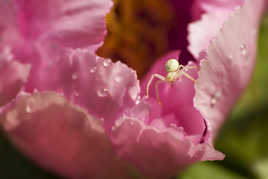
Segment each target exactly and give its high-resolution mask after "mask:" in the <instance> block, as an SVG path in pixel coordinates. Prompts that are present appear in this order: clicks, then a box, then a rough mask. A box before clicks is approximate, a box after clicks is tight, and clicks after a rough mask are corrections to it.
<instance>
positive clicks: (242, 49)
mask: <svg viewBox="0 0 268 179" xmlns="http://www.w3.org/2000/svg"><path fill="white" fill-rule="evenodd" d="M240 53H241V55H242V56H245V55H246V54H247V46H246V44H242V45H240Z"/></svg>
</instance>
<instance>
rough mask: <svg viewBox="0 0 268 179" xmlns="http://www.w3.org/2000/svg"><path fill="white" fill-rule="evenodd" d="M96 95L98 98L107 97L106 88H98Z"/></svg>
mask: <svg viewBox="0 0 268 179" xmlns="http://www.w3.org/2000/svg"><path fill="white" fill-rule="evenodd" d="M97 94H98V96H99V97H105V96H107V95H108V90H107V89H106V88H100V89H99V90H98V91H97Z"/></svg>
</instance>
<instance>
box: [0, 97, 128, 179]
mask: <svg viewBox="0 0 268 179" xmlns="http://www.w3.org/2000/svg"><path fill="white" fill-rule="evenodd" d="M0 119H1V122H2V125H3V126H4V130H5V132H6V133H7V135H8V136H9V137H10V139H11V140H12V141H13V143H14V144H15V145H16V146H18V147H19V148H20V149H21V150H22V151H23V153H25V154H26V155H28V156H29V157H31V158H32V159H33V160H34V161H35V162H37V163H39V164H40V165H41V166H43V167H45V168H47V169H50V170H53V171H56V172H57V173H58V174H60V175H63V176H66V177H68V178H77V179H79V178H81V179H85V178H95V179H99V178H110V177H112V178H122V179H124V178H129V177H130V176H129V172H130V170H129V168H128V167H127V166H126V165H125V164H124V163H123V162H121V161H120V160H119V159H118V158H117V157H116V156H115V154H114V152H113V151H112V146H111V144H110V142H109V140H108V138H107V137H106V135H105V133H104V130H103V128H102V127H101V125H100V123H99V122H98V121H96V120H95V119H94V118H92V117H91V116H89V115H88V114H87V113H86V112H85V111H84V110H83V109H81V108H80V107H78V106H75V105H72V104H70V103H69V102H68V101H67V100H65V99H64V98H63V97H62V96H60V95H58V94H56V93H52V92H47V93H35V94H33V95H31V96H28V95H23V96H20V97H19V98H18V99H17V101H16V103H15V104H13V105H12V107H10V108H9V109H8V110H7V111H5V112H4V113H2V114H1V116H0Z"/></svg>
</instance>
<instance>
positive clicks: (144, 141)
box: [0, 0, 264, 179]
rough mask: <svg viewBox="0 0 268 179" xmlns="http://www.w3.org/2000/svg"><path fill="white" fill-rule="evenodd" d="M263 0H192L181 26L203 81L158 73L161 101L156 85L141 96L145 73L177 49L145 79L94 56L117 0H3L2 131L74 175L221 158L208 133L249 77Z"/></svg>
mask: <svg viewBox="0 0 268 179" xmlns="http://www.w3.org/2000/svg"><path fill="white" fill-rule="evenodd" d="M263 5H264V1H263V0H255V1H253V0H246V1H245V2H244V1H242V0H241V1H236V3H234V2H233V1H227V0H225V1H219V0H216V1H215V0H213V1H212V0H196V1H194V6H193V8H192V11H191V12H187V13H189V14H190V15H192V17H193V20H194V21H193V20H192V21H191V23H190V22H187V23H188V25H187V26H186V27H188V31H189V33H188V43H189V45H188V49H189V52H190V53H191V54H192V55H193V57H194V58H195V60H196V62H197V65H198V66H199V68H198V69H195V70H191V71H189V74H190V75H192V76H193V77H194V78H196V79H197V82H196V83H193V82H192V81H190V80H188V79H187V78H185V77H182V78H181V79H179V80H177V81H176V82H175V83H174V84H173V85H170V84H169V83H163V84H162V85H160V86H159V94H160V97H161V100H162V103H163V104H162V105H159V104H158V103H157V101H156V97H155V94H154V90H153V89H151V95H150V98H149V99H146V98H144V94H145V88H146V85H147V82H148V79H149V78H150V77H151V75H152V74H153V73H158V74H163V75H165V72H164V64H165V62H166V61H167V60H168V59H169V58H176V57H177V56H178V54H179V52H180V51H174V52H171V53H169V54H168V55H167V56H165V57H163V58H161V59H159V60H158V61H157V62H156V63H155V64H154V66H153V67H152V68H151V70H150V72H149V73H148V75H147V77H145V78H144V79H142V80H141V87H140V84H139V81H138V79H137V76H136V73H135V71H133V70H132V69H130V68H129V67H127V66H126V65H124V64H122V63H120V62H116V63H113V62H111V61H109V60H105V59H102V58H101V57H98V56H97V55H96V54H95V50H96V49H97V48H98V47H99V46H100V45H101V44H102V42H103V39H104V37H105V32H106V30H105V21H104V18H105V15H106V14H107V12H109V10H110V8H111V6H112V3H111V1H110V0H80V1H75V0H56V1H55V0H47V1H37V0H17V1H2V0H1V1H0V34H1V36H2V39H1V41H0V48H1V49H2V51H1V53H0V81H1V82H0V105H1V106H2V108H1V109H0V111H1V114H0V119H1V122H2V126H3V128H4V131H5V132H6V134H7V135H8V137H9V138H10V140H11V141H12V142H13V143H14V144H15V145H16V146H17V147H18V148H19V149H20V150H21V151H23V152H24V153H25V154H26V155H27V156H29V157H31V158H32V159H33V160H34V161H36V162H37V163H39V164H40V165H41V166H43V167H45V168H47V169H50V170H53V171H56V172H57V173H58V174H60V175H63V176H67V177H69V178H83V179H84V178H108V177H110V178H130V177H131V176H133V175H134V174H135V173H136V172H137V171H140V172H142V173H143V174H144V175H145V176H150V177H153V178H166V177H169V176H172V175H175V174H176V172H178V171H179V170H182V169H184V168H185V167H186V166H188V165H190V164H192V163H194V162H198V161H204V160H221V159H223V157H224V155H223V154H222V153H220V152H218V151H216V150H215V149H214V148H213V141H214V139H215V136H216V135H217V131H218V129H219V127H220V126H221V124H222V122H223V121H224V119H225V117H226V115H227V114H228V112H229V111H230V109H231V108H232V106H233V105H234V103H235V101H236V100H237V99H238V97H239V96H240V94H241V92H242V91H243V89H244V88H245V87H246V85H247V83H248V81H249V78H250V75H251V72H252V70H253V67H254V63H255V62H254V58H255V53H256V37H257V36H256V35H257V27H258V22H259V18H260V16H261V12H262V7H263ZM189 14H187V15H189ZM186 27H185V28H186ZM182 31H185V29H182ZM178 33H179V31H178ZM184 38H186V37H184ZM185 50H186V47H184V48H183V49H182V51H181V53H184V52H185ZM199 64H200V65H199ZM152 88H153V85H152ZM20 89H21V90H20ZM133 173H134V174H133Z"/></svg>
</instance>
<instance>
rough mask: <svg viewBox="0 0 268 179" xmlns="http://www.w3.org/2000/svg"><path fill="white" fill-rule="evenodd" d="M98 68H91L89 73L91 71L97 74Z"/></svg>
mask: <svg viewBox="0 0 268 179" xmlns="http://www.w3.org/2000/svg"><path fill="white" fill-rule="evenodd" d="M96 69H97V68H96V67H93V68H91V69H90V70H89V71H90V73H95V72H96Z"/></svg>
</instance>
